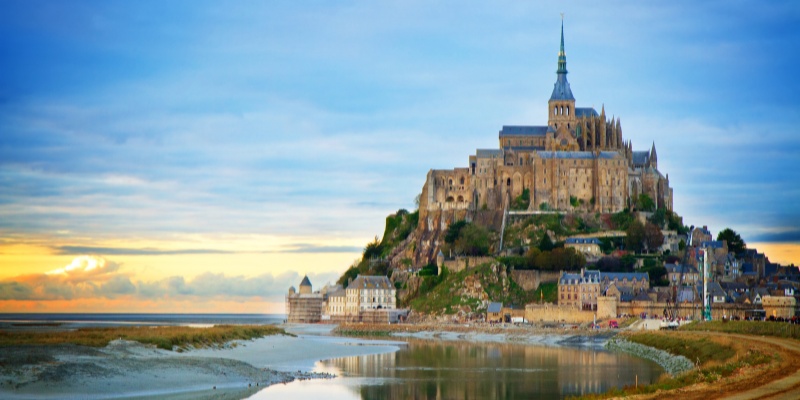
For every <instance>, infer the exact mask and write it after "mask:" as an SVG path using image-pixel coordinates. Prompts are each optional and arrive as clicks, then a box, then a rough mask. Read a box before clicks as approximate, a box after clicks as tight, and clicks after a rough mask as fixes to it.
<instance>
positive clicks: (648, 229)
mask: <svg viewBox="0 0 800 400" xmlns="http://www.w3.org/2000/svg"><path fill="white" fill-rule="evenodd" d="M662 244H664V234H662V233H661V228H659V227H658V226H656V225H655V224H653V223H652V222H648V223H646V224H645V225H644V248H645V251H647V252H650V251H651V250H655V249H658V248H659V247H661V245H662Z"/></svg>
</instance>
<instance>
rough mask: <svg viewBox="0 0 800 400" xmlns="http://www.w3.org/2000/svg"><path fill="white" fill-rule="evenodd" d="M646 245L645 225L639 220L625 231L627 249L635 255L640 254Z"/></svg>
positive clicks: (635, 220)
mask: <svg viewBox="0 0 800 400" xmlns="http://www.w3.org/2000/svg"><path fill="white" fill-rule="evenodd" d="M643 245H644V225H642V223H641V222H639V220H638V219H634V220H633V222H631V223H630V225H628V229H626V230H625V248H626V249H628V251H632V252H634V253H640V252H641V251H642V247H643Z"/></svg>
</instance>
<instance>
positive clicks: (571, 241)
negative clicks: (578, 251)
mask: <svg viewBox="0 0 800 400" xmlns="http://www.w3.org/2000/svg"><path fill="white" fill-rule="evenodd" d="M564 243H566V244H597V245H599V244H600V240H599V239H597V238H567V240H565V241H564Z"/></svg>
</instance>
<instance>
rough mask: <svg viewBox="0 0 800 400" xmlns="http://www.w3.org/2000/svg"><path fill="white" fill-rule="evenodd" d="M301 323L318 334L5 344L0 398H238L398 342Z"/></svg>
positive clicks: (0, 367)
mask: <svg viewBox="0 0 800 400" xmlns="http://www.w3.org/2000/svg"><path fill="white" fill-rule="evenodd" d="M303 329H311V330H312V332H310V333H314V334H319V333H323V334H324V333H325V332H315V331H313V330H318V329H320V328H304V327H302V326H296V327H290V328H289V329H287V330H289V331H292V330H294V331H295V332H297V333H299V335H298V337H290V336H283V335H276V336H270V337H266V338H261V339H257V340H252V341H239V342H235V343H233V344H232V345H229V346H225V348H221V349H199V350H191V351H187V352H184V353H176V352H171V351H166V350H160V349H156V348H155V347H152V346H145V345H142V344H140V343H137V342H130V341H124V340H116V341H113V342H111V343H110V344H109V345H108V346H106V347H104V348H101V349H95V348H90V347H83V346H74V345H58V346H17V347H5V348H2V349H0V398H4V399H6V398H7V399H56V398H58V399H64V398H73V399H102V398H165V397H169V398H173V399H182V398H186V399H189V398H191V399H197V398H201V399H202V398H206V399H212V398H213V399H240V398H244V397H247V396H249V394H252V393H255V392H256V391H257V390H259V389H260V388H263V387H265V386H268V385H271V384H276V383H284V382H290V381H292V380H294V379H307V378H324V376H321V375H317V374H313V373H310V370H311V369H312V368H313V366H314V363H315V362H316V361H319V360H322V359H329V358H336V357H346V356H355V355H363V354H375V353H382V352H392V351H396V350H397V349H398V348H399V347H398V346H399V345H401V343H397V342H388V341H384V342H373V341H363V340H358V339H349V338H339V337H331V336H306V335H304V334H302V333H303ZM325 329H328V330H329V329H330V328H325ZM256 385H258V386H256ZM214 387H216V389H214Z"/></svg>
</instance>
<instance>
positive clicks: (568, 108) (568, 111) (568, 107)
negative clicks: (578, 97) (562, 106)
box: [567, 106, 569, 115]
mask: <svg viewBox="0 0 800 400" xmlns="http://www.w3.org/2000/svg"><path fill="white" fill-rule="evenodd" d="M567 115H569V106H567Z"/></svg>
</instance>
